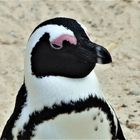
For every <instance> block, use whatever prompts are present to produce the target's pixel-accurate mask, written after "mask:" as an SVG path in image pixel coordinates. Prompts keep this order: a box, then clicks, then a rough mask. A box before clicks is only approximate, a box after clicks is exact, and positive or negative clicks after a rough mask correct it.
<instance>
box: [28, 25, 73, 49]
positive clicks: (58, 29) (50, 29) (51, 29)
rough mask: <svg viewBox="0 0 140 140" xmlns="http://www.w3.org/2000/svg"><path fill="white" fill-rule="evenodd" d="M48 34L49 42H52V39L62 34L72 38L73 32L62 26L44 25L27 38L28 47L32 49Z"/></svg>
mask: <svg viewBox="0 0 140 140" xmlns="http://www.w3.org/2000/svg"><path fill="white" fill-rule="evenodd" d="M45 33H49V35H50V42H52V41H53V40H54V39H56V38H58V37H59V36H61V35H63V34H67V35H70V36H74V34H73V32H72V31H71V30H69V29H67V28H65V27H64V26H62V25H61V26H59V25H56V24H53V25H46V26H43V27H40V28H38V29H37V30H36V31H35V32H34V33H33V34H32V35H31V37H30V38H29V41H28V47H30V48H33V47H34V46H35V45H36V43H37V42H38V41H39V39H40V38H41V37H42V36H43V35H44V34H45Z"/></svg>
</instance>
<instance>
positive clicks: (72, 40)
mask: <svg viewBox="0 0 140 140" xmlns="http://www.w3.org/2000/svg"><path fill="white" fill-rule="evenodd" d="M64 40H66V41H69V42H70V43H71V44H74V45H76V44H77V39H76V38H75V36H72V35H67V34H63V35H61V36H59V37H57V38H56V39H54V40H53V41H52V44H55V45H57V46H60V47H63V46H62V43H63V41H64Z"/></svg>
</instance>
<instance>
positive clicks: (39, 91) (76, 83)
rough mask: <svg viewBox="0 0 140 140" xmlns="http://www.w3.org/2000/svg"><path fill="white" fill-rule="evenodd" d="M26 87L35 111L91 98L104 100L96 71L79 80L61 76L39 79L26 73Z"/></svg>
mask: <svg viewBox="0 0 140 140" xmlns="http://www.w3.org/2000/svg"><path fill="white" fill-rule="evenodd" d="M25 85H26V88H27V98H28V102H29V104H30V105H32V107H34V109H33V110H41V109H43V107H44V106H47V107H50V108H51V107H52V106H53V105H54V104H58V105H59V104H61V102H64V103H69V102H70V101H74V102H75V101H78V100H80V99H82V100H84V99H86V98H88V97H89V96H91V95H92V96H96V97H98V98H104V96H103V94H102V91H101V89H100V87H99V83H98V80H97V78H96V75H95V73H94V71H92V72H91V73H90V74H89V75H88V76H86V77H84V78H79V79H73V78H66V77H61V76H46V77H43V78H37V77H35V76H33V75H29V74H27V73H26V75H25Z"/></svg>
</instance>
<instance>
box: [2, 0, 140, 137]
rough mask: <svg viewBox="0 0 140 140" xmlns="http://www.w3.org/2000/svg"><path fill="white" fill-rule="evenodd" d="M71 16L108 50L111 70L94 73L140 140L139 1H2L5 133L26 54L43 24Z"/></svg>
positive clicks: (128, 132)
mask: <svg viewBox="0 0 140 140" xmlns="http://www.w3.org/2000/svg"><path fill="white" fill-rule="evenodd" d="M56 16H67V17H72V18H75V19H77V20H78V21H80V22H82V23H83V24H84V25H85V26H86V27H87V28H88V32H89V35H90V37H91V38H92V40H94V41H95V42H97V43H99V44H102V45H103V46H105V47H106V48H108V49H109V50H110V52H111V55H112V57H113V63H112V64H110V65H97V67H96V68H95V70H96V72H97V75H98V77H99V81H100V82H101V85H102V87H103V91H104V93H105V96H106V98H107V99H108V101H109V102H110V103H111V105H112V106H113V107H114V109H115V110H116V113H117V115H118V117H119V119H120V122H121V125H122V128H123V131H124V134H125V136H126V138H127V139H140V48H139V47H140V1H139V0H114V1H113V0H112V1H111V0H93V1H86V0H85V1H76V0H73V1H68V0H66V1H58V0H57V1H53V0H51V1H49V0H46V1H43V0H42V1H41V0H32V1H29V0H26V1H25V0H23V1H22V2H21V1H20V0H15V1H14V0H11V1H6V0H5V1H1V0H0V133H1V131H2V129H3V127H4V125H5V123H6V121H7V119H8V118H9V116H10V114H11V113H12V110H13V107H14V102H15V97H16V94H17V92H18V90H19V88H20V86H21V84H22V82H23V60H24V50H25V47H26V43H27V40H28V37H29V35H30V33H31V32H32V30H33V29H34V28H35V27H36V25H38V24H39V23H40V22H42V21H44V20H46V19H48V18H52V17H56Z"/></svg>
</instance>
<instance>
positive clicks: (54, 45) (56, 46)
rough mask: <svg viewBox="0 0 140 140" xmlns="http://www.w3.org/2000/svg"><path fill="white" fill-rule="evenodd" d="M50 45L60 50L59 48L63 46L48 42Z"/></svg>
mask: <svg viewBox="0 0 140 140" xmlns="http://www.w3.org/2000/svg"><path fill="white" fill-rule="evenodd" d="M50 45H51V47H52V48H53V49H55V50H60V49H62V48H63V46H62V45H61V46H58V45H56V44H52V43H51V44H50Z"/></svg>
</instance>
